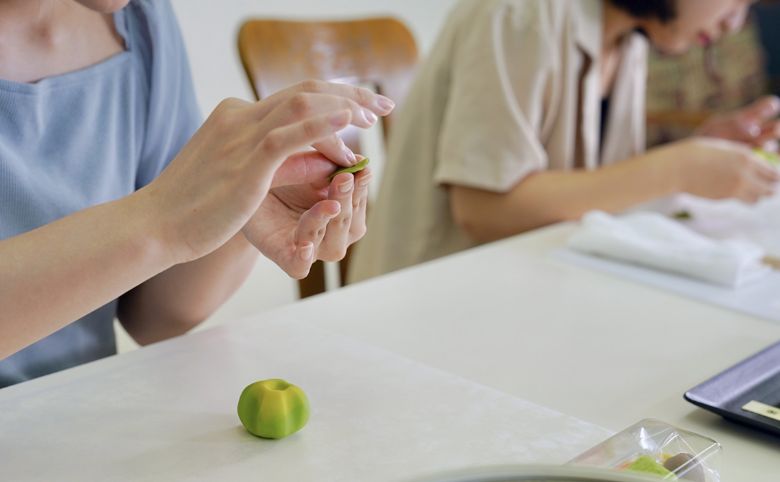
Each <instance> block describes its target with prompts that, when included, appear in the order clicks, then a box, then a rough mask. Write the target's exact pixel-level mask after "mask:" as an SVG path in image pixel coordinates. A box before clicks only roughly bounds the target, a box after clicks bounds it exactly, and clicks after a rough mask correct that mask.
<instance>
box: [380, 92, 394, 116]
mask: <svg viewBox="0 0 780 482" xmlns="http://www.w3.org/2000/svg"><path fill="white" fill-rule="evenodd" d="M376 105H377V107H379V109H380V110H381V111H382V112H388V113H389V112H390V111H392V110H393V109H395V102H393V101H392V100H391V99H389V98H387V97H385V96H384V95H380V96H377V101H376Z"/></svg>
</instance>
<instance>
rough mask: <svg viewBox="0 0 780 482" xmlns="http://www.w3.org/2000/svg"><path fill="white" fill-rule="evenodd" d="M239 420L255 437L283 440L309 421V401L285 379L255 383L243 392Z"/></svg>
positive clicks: (239, 400)
mask: <svg viewBox="0 0 780 482" xmlns="http://www.w3.org/2000/svg"><path fill="white" fill-rule="evenodd" d="M238 418H239V419H241V423H242V424H243V425H244V427H245V428H246V429H247V430H248V431H249V433H251V434H252V435H256V436H258V437H262V438H269V439H280V438H284V437H287V436H288V435H292V434H294V433H295V432H297V431H298V430H300V429H302V428H303V426H304V425H306V422H308V421H309V400H308V399H307V398H306V394H305V393H303V390H301V389H300V388H298V387H296V386H295V385H292V384H290V383H287V382H286V381H284V380H279V379H272V380H263V381H259V382H255V383H253V384H251V385H249V386H248V387H246V388H245V389H244V391H243V392H241V396H240V397H239V399H238Z"/></svg>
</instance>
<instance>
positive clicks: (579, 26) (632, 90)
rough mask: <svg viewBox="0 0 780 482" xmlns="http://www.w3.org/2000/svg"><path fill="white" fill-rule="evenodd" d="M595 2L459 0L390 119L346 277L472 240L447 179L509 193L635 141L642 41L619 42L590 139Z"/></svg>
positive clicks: (595, 98) (602, 159) (618, 155)
mask: <svg viewBox="0 0 780 482" xmlns="http://www.w3.org/2000/svg"><path fill="white" fill-rule="evenodd" d="M601 32H602V0H576V1H574V0H463V1H462V2H461V3H460V4H459V5H458V6H457V7H456V8H455V10H454V12H453V13H452V15H451V17H450V19H449V21H448V24H447V26H446V27H445V30H444V32H443V33H442V35H441V36H440V38H439V40H438V42H437V44H436V46H435V47H434V49H433V51H432V53H431V55H430V57H429V58H428V59H427V60H426V61H425V63H424V65H423V67H422V68H421V71H420V73H419V76H418V78H417V80H416V82H415V84H414V86H413V88H412V90H411V93H410V95H409V97H408V99H407V100H406V102H405V107H404V108H403V111H402V113H401V115H400V117H399V119H398V122H396V123H395V124H394V129H395V130H394V131H393V132H392V133H391V134H392V135H391V142H390V146H389V156H388V164H387V166H386V168H385V173H384V177H383V181H382V188H381V190H380V193H379V196H378V199H377V202H376V204H375V205H374V206H373V209H372V215H371V217H370V219H369V233H368V235H367V236H366V238H365V239H364V240H363V241H361V242H360V243H359V246H358V248H357V253H356V256H355V257H354V259H353V263H352V276H351V278H352V279H353V280H359V279H364V278H367V277H370V276H375V275H378V274H382V273H385V272H388V271H393V270H396V269H399V268H403V267H406V266H410V265H413V264H416V263H420V262H423V261H427V260H430V259H433V258H437V257H439V256H443V255H446V254H450V253H453V252H456V251H459V250H462V249H466V248H469V247H472V246H473V245H474V243H473V242H472V241H470V240H469V239H468V238H467V237H466V236H465V234H464V233H463V232H461V231H460V229H459V228H458V227H457V226H456V225H455V223H454V220H453V219H452V216H451V213H450V209H449V199H448V193H447V188H446V187H447V185H462V186H468V187H474V188H479V189H485V190H489V191H495V192H508V191H509V190H511V189H512V188H514V187H515V186H516V185H517V184H518V183H520V182H521V181H522V180H523V179H524V178H525V177H526V176H528V175H529V174H531V173H533V172H537V171H542V170H546V169H574V168H584V169H595V168H597V167H598V166H599V165H602V164H608V163H612V162H616V161H619V160H622V159H626V158H628V157H631V156H633V155H635V154H637V153H639V152H641V151H642V150H643V148H644V143H645V120H644V115H645V112H644V99H645V87H646V86H645V79H646V70H647V67H646V62H647V60H646V58H647V45H646V41H645V40H644V39H643V38H641V37H640V36H639V35H633V36H631V37H630V38H628V39H626V41H625V42H624V45H623V48H622V55H621V60H620V67H619V70H618V74H617V77H616V80H615V85H614V88H613V92H612V95H611V99H610V114H609V120H608V129H607V132H606V133H605V137H604V144H603V146H602V145H600V126H601V111H600V109H601V94H600V76H599V68H598V66H599V61H600V52H601V35H602V33H601Z"/></svg>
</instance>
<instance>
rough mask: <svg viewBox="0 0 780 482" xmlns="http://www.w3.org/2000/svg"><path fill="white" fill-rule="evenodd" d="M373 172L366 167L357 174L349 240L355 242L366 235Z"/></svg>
mask: <svg viewBox="0 0 780 482" xmlns="http://www.w3.org/2000/svg"><path fill="white" fill-rule="evenodd" d="M371 178H372V173H371V169H370V168H366V169H364V170H362V171H361V172H359V173H357V174H356V175H355V191H354V192H353V194H352V223H351V224H350V227H349V242H350V244H351V243H354V242H356V241H358V240H359V239H361V238H362V237H363V236H365V235H366V207H367V206H368V188H369V186H370V185H371Z"/></svg>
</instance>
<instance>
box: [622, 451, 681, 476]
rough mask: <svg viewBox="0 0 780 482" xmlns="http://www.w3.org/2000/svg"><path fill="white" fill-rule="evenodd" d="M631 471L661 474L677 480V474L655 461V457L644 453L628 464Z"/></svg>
mask: <svg viewBox="0 0 780 482" xmlns="http://www.w3.org/2000/svg"><path fill="white" fill-rule="evenodd" d="M628 470H630V471H631V472H641V473H643V474H653V475H660V476H661V477H664V478H665V479H667V480H677V477H675V475H674V474H673V473H672V472H670V471H668V470H667V469H666V467H664V466H663V465H661V464H659V463H658V462H656V461H655V459H654V458H652V457H649V456H647V455H643V456H641V457H639V458H638V459H636V460H635V461H634V462H633V463H632V464H631V465H629V466H628Z"/></svg>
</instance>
